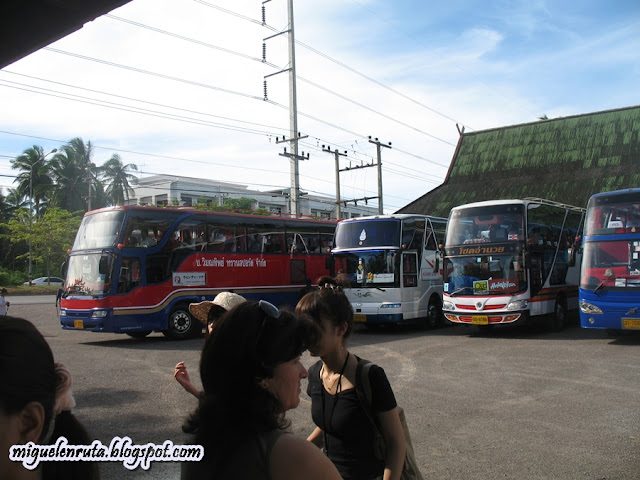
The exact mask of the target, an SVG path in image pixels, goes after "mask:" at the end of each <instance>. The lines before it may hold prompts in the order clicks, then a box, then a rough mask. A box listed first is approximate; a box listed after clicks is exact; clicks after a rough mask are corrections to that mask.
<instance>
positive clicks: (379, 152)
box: [369, 137, 391, 215]
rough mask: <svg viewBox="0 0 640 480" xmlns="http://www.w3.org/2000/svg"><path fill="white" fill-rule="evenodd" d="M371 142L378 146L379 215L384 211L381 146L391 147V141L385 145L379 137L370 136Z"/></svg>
mask: <svg viewBox="0 0 640 480" xmlns="http://www.w3.org/2000/svg"><path fill="white" fill-rule="evenodd" d="M369 143H373V144H374V145H375V146H376V147H377V148H376V149H377V151H378V215H382V214H383V213H384V212H383V208H382V151H381V148H382V147H384V148H391V142H389V145H384V144H382V143H380V142H379V141H378V139H377V138H376V139H375V140H371V137H369Z"/></svg>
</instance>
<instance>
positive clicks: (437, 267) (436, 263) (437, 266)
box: [433, 252, 440, 273]
mask: <svg viewBox="0 0 640 480" xmlns="http://www.w3.org/2000/svg"><path fill="white" fill-rule="evenodd" d="M435 258H436V259H435V261H434V262H433V271H434V272H435V273H438V272H439V271H440V255H439V254H438V253H437V252H436V254H435Z"/></svg>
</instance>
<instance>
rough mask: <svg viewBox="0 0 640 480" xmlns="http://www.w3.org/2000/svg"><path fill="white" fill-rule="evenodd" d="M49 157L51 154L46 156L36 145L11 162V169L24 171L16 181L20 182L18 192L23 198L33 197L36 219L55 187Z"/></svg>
mask: <svg viewBox="0 0 640 480" xmlns="http://www.w3.org/2000/svg"><path fill="white" fill-rule="evenodd" d="M54 151H55V150H54ZM47 155H49V154H48V153H47V154H45V153H44V151H43V149H42V147H41V146H39V145H34V146H33V147H31V148H27V149H26V150H25V151H24V152H22V155H20V156H18V157H16V158H15V159H13V160H11V168H14V169H20V170H22V173H20V174H19V175H18V176H17V177H16V179H15V180H14V182H18V187H17V192H18V193H19V194H20V195H21V196H22V197H30V196H31V195H33V198H31V199H30V200H31V201H33V202H34V203H35V213H36V217H38V216H39V214H40V213H41V212H40V210H41V209H40V204H41V203H43V202H45V201H46V200H47V199H48V198H49V196H50V195H51V191H52V187H53V182H52V181H51V167H50V164H49V163H48V162H47V160H46V156H47Z"/></svg>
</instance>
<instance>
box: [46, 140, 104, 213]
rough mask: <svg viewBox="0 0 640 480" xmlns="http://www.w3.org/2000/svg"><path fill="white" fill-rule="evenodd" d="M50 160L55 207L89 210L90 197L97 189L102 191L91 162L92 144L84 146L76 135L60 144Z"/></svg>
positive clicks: (90, 207)
mask: <svg viewBox="0 0 640 480" xmlns="http://www.w3.org/2000/svg"><path fill="white" fill-rule="evenodd" d="M60 150H61V153H58V154H57V155H55V156H54V157H53V159H52V160H51V169H52V174H53V177H54V179H55V181H56V183H57V187H58V188H57V191H56V193H55V196H54V203H55V205H56V206H58V207H61V208H65V209H67V210H69V211H72V212H73V211H77V210H85V209H86V210H91V209H92V208H93V206H94V205H92V200H93V199H94V197H95V193H96V191H101V190H102V186H101V185H98V183H99V180H98V174H99V169H98V167H96V165H95V164H94V163H93V161H92V157H93V146H92V145H91V142H90V141H89V142H87V143H86V145H85V143H84V142H83V140H82V139H81V138H79V137H76V138H74V139H72V140H70V141H69V142H68V143H67V144H66V145H64V146H63V147H61V149H60Z"/></svg>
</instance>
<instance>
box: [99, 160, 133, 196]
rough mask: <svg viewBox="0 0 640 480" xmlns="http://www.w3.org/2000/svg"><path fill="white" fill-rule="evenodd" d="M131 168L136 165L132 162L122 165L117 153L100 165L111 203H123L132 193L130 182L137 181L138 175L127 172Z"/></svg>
mask: <svg viewBox="0 0 640 480" xmlns="http://www.w3.org/2000/svg"><path fill="white" fill-rule="evenodd" d="M131 170H138V167H137V166H136V165H135V164H134V163H129V164H127V165H124V164H123V163H122V160H121V158H120V155H118V154H117V153H114V154H113V155H112V156H111V158H110V159H109V160H107V161H106V162H105V164H104V165H102V167H101V171H102V178H103V180H104V181H105V182H106V183H107V189H106V194H107V196H108V198H109V200H110V202H111V204H112V205H124V203H125V202H126V201H127V200H129V198H130V197H131V196H133V195H134V191H133V188H131V184H132V183H133V184H135V183H137V182H138V177H136V176H135V175H132V174H131V173H129V171H131Z"/></svg>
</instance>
